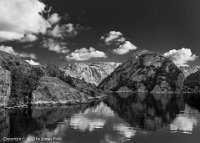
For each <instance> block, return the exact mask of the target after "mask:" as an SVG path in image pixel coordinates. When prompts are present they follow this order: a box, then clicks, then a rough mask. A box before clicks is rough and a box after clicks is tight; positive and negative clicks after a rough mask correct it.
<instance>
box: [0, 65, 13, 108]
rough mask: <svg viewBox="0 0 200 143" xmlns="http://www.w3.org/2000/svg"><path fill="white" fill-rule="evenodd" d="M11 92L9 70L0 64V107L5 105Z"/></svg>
mask: <svg viewBox="0 0 200 143" xmlns="http://www.w3.org/2000/svg"><path fill="white" fill-rule="evenodd" d="M10 94H11V75H10V71H8V70H5V69H4V68H2V67H1V66H0V107H2V106H7V103H8V99H9V97H10Z"/></svg>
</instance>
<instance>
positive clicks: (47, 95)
mask: <svg viewBox="0 0 200 143" xmlns="http://www.w3.org/2000/svg"><path fill="white" fill-rule="evenodd" d="M98 97H100V95H99V96H98ZM102 97H103V95H102ZM94 99H95V96H92V95H89V94H85V93H83V92H80V91H79V90H77V89H75V88H73V87H71V86H70V85H68V84H67V83H65V82H63V81H61V80H59V79H57V78H55V77H42V78H41V79H40V80H39V83H38V85H37V88H36V90H35V91H33V93H32V104H48V103H50V104H68V103H72V104H74V103H88V102H91V101H92V100H94Z"/></svg>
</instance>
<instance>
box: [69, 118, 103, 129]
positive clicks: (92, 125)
mask: <svg viewBox="0 0 200 143" xmlns="http://www.w3.org/2000/svg"><path fill="white" fill-rule="evenodd" d="M105 122H106V121H105V120H103V119H89V118H86V117H83V116H75V117H73V118H71V121H70V126H71V127H72V128H73V129H78V130H80V131H82V132H84V131H86V130H88V131H89V132H92V131H94V130H95V129H100V128H103V126H104V125H105Z"/></svg>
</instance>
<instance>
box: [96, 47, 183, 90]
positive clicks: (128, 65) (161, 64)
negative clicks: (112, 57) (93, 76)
mask: <svg viewBox="0 0 200 143" xmlns="http://www.w3.org/2000/svg"><path fill="white" fill-rule="evenodd" d="M183 82H184V75H183V73H182V71H181V70H180V69H179V68H178V67H177V66H176V65H175V64H174V63H173V62H172V61H171V60H169V59H167V58H165V57H164V56H163V55H161V54H159V53H154V52H150V51H147V50H142V51H137V52H135V53H133V54H132V55H131V56H130V57H129V58H128V60H127V61H125V62H124V63H122V64H121V65H120V66H119V67H117V68H116V69H115V71H114V72H112V73H111V74H110V75H109V76H108V77H107V78H105V79H104V80H103V81H102V82H101V83H100V84H99V86H98V87H99V88H101V89H102V90H104V91H118V90H119V89H120V88H121V87H124V86H126V87H128V88H129V89H131V90H132V91H137V92H158V93H160V92H180V91H181V90H182V87H183Z"/></svg>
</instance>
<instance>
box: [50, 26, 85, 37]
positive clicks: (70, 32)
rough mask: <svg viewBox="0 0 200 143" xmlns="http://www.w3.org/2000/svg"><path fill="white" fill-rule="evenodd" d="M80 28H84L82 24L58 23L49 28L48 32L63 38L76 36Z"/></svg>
mask: <svg viewBox="0 0 200 143" xmlns="http://www.w3.org/2000/svg"><path fill="white" fill-rule="evenodd" d="M80 30H82V27H81V26H80V25H74V24H72V23H68V24H63V25H59V24H57V25H56V26H55V27H54V28H53V29H51V30H48V34H49V35H50V36H53V37H56V38H62V39H63V38H64V37H75V36H76V35H77V34H78V32H79V31H80Z"/></svg>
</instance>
